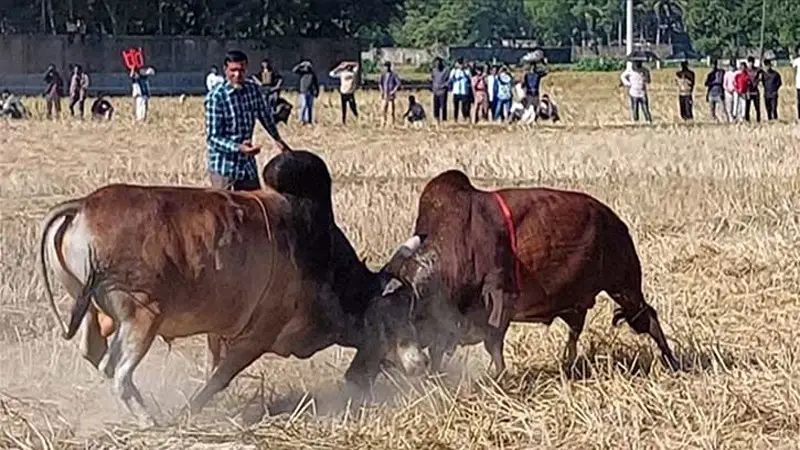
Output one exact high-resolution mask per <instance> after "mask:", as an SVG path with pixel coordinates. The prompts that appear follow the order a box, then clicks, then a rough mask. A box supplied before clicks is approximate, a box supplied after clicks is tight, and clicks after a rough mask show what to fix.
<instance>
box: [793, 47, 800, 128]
mask: <svg viewBox="0 0 800 450" xmlns="http://www.w3.org/2000/svg"><path fill="white" fill-rule="evenodd" d="M794 53H795V58H794V59H793V60H792V67H794V87H795V88H796V89H797V120H800V46H798V47H797V49H795V52H794Z"/></svg>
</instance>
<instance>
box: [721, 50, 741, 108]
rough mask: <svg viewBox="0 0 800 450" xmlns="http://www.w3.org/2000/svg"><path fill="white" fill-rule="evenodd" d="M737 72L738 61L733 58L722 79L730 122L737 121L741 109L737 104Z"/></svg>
mask: <svg viewBox="0 0 800 450" xmlns="http://www.w3.org/2000/svg"><path fill="white" fill-rule="evenodd" d="M737 73H738V72H737V71H736V62H735V61H734V60H731V61H730V64H729V65H728V70H727V71H725V78H723V81H722V84H723V86H724V88H725V112H726V113H727V115H728V122H733V121H735V120H736V117H737V115H738V114H739V109H738V106H737V105H736V98H737V94H736V85H735V84H734V80H735V79H736V74H737Z"/></svg>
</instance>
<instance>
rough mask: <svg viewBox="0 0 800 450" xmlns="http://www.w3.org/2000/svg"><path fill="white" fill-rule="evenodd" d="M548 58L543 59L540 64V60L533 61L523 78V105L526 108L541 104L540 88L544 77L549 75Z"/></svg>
mask: <svg viewBox="0 0 800 450" xmlns="http://www.w3.org/2000/svg"><path fill="white" fill-rule="evenodd" d="M547 73H548V71H547V60H543V62H542V63H541V64H540V63H538V62H532V63H531V65H530V67H529V69H528V72H526V73H525V77H524V78H523V79H522V85H523V87H525V101H524V102H523V105H524V106H525V108H528V107H529V106H533V107H534V108H536V107H537V105H539V88H540V85H541V84H542V78H544V77H545V76H547Z"/></svg>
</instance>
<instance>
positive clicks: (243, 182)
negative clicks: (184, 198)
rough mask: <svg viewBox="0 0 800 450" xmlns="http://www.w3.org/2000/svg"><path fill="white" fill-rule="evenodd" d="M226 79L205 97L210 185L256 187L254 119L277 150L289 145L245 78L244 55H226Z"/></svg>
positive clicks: (234, 52)
mask: <svg viewBox="0 0 800 450" xmlns="http://www.w3.org/2000/svg"><path fill="white" fill-rule="evenodd" d="M224 70H225V82H224V83H222V84H220V85H217V86H216V87H215V88H214V89H213V90H211V92H209V93H208V94H206V98H205V121H206V145H207V150H208V171H209V175H210V178H211V185H212V186H213V187H215V188H218V189H228V190H234V191H242V190H244V191H249V190H257V189H259V188H260V187H261V186H260V182H259V179H258V166H257V165H256V158H255V155H257V154H258V153H259V152H260V151H261V146H259V145H253V144H252V142H251V140H252V139H253V131H254V128H255V121H256V119H258V121H259V122H260V123H261V125H262V126H263V127H264V129H266V130H267V133H268V134H269V135H270V137H272V140H273V142H274V143H275V145H276V147H277V148H278V150H279V151H282V150H283V149H287V148H288V146H287V145H286V143H285V142H284V141H283V139H281V137H280V134H279V133H278V127H277V126H276V125H275V120H274V118H273V116H272V109H271V108H270V107H269V105H268V104H267V99H266V97H265V96H264V95H263V94H262V93H261V90H260V89H259V86H258V84H256V83H255V82H253V81H250V80H246V79H245V74H246V73H247V55H245V54H244V53H243V52H241V51H238V50H232V51H230V52H228V54H227V55H226V56H225V65H224Z"/></svg>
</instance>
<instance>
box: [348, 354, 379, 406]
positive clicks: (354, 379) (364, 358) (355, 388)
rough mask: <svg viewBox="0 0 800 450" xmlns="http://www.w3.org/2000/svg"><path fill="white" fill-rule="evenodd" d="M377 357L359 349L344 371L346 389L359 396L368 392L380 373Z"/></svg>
mask: <svg viewBox="0 0 800 450" xmlns="http://www.w3.org/2000/svg"><path fill="white" fill-rule="evenodd" d="M377 361H378V358H375V357H373V356H371V355H370V354H369V353H368V352H367V351H365V350H361V349H359V350H358V351H356V355H355V356H354V357H353V361H352V362H351V363H350V367H348V368H347V371H345V373H344V379H345V384H346V387H347V389H348V391H351V392H355V393H357V394H359V396H361V395H363V394H369V393H371V391H372V385H373V383H374V382H375V379H376V378H377V377H378V374H379V373H380V364H379V363H376V362H377Z"/></svg>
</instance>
